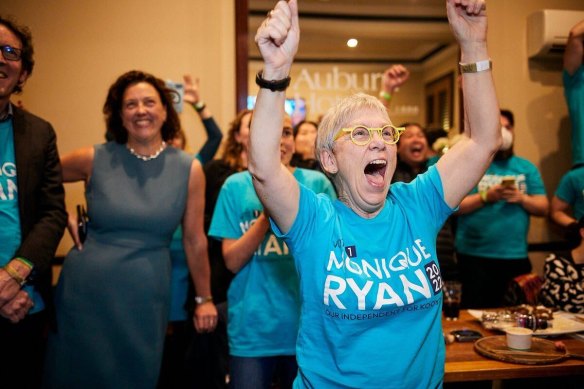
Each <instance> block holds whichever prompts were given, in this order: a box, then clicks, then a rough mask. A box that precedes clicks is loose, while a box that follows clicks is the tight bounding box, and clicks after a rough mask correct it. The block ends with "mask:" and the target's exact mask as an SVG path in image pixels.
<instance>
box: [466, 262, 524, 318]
mask: <svg viewBox="0 0 584 389" xmlns="http://www.w3.org/2000/svg"><path fill="white" fill-rule="evenodd" d="M457 259H458V268H459V270H460V280H461V282H462V301H461V307H462V308H497V307H502V306H504V296H505V293H507V290H508V288H509V283H510V282H511V280H513V278H515V277H517V276H518V275H521V274H525V273H529V272H530V271H531V262H529V258H519V259H496V258H484V257H475V256H472V255H465V254H461V253H457Z"/></svg>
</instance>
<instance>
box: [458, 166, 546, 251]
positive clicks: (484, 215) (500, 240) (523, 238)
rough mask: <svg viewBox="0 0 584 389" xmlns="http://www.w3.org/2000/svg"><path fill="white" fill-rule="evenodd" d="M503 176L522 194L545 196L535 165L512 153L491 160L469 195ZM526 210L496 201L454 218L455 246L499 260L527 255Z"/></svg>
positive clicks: (527, 227)
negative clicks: (499, 159)
mask: <svg viewBox="0 0 584 389" xmlns="http://www.w3.org/2000/svg"><path fill="white" fill-rule="evenodd" d="M503 179H513V180H514V182H515V183H514V184H513V185H516V186H517V187H518V189H519V191H521V192H522V193H524V194H526V195H542V196H545V194H546V192H545V187H544V185H543V181H542V179H541V175H540V174H539V171H538V170H537V167H535V165H533V164H532V163H531V162H529V161H528V160H526V159H524V158H521V157H518V156H515V155H514V156H512V157H510V158H509V159H506V160H502V161H493V163H492V164H491V165H490V166H489V168H488V169H487V172H486V174H485V175H484V177H483V178H481V181H480V182H479V184H478V185H477V187H476V188H474V189H473V190H472V191H471V192H470V194H471V195H472V194H479V193H480V192H481V191H486V190H488V189H489V188H491V187H492V186H495V185H500V184H501V182H502V181H503ZM529 217H530V213H529V212H526V211H525V209H524V208H523V207H522V206H521V205H520V204H515V203H508V202H506V201H496V202H492V203H488V204H486V205H485V206H484V207H482V208H480V209H477V210H476V211H474V212H473V213H471V214H465V215H461V216H460V217H459V218H458V227H457V234H456V249H457V251H459V252H461V253H463V254H470V255H476V256H482V257H494V258H500V259H509V258H525V257H527V233H528V232H529Z"/></svg>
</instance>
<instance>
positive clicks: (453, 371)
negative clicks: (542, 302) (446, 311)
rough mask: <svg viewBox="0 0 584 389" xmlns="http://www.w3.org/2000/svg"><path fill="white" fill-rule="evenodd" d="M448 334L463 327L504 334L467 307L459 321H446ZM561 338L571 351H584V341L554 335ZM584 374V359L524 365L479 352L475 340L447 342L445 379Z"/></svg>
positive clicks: (468, 379)
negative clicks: (484, 324)
mask: <svg viewBox="0 0 584 389" xmlns="http://www.w3.org/2000/svg"><path fill="white" fill-rule="evenodd" d="M442 325H443V328H444V333H448V332H450V331H452V330H459V329H465V328H466V329H473V330H477V331H479V332H480V333H482V334H483V336H491V335H503V333H502V332H499V331H489V330H486V329H484V328H483V327H482V325H481V323H480V322H479V321H478V320H476V319H475V318H474V317H472V316H471V315H470V314H469V313H468V312H467V311H466V310H462V311H460V318H459V320H457V321H446V320H443V321H442ZM550 340H554V341H556V340H561V341H562V342H564V344H565V345H566V347H567V349H568V351H569V352H571V353H574V354H584V342H583V341H581V340H578V339H574V338H571V337H569V336H567V335H561V336H558V337H554V338H550ZM570 375H580V376H581V377H578V378H577V379H582V380H583V381H584V361H583V360H578V359H573V358H571V359H567V360H564V361H562V362H560V363H555V364H549V365H520V364H515V363H507V362H501V361H497V360H494V359H489V358H486V357H483V356H481V355H479V354H477V353H476V352H475V351H474V348H473V342H466V343H459V342H454V343H451V344H447V345H446V365H445V374H444V382H459V381H482V380H504V379H514V378H533V377H555V376H570Z"/></svg>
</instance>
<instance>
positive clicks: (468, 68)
mask: <svg viewBox="0 0 584 389" xmlns="http://www.w3.org/2000/svg"><path fill="white" fill-rule="evenodd" d="M458 65H459V66H460V72H461V73H478V72H482V71H485V70H491V69H492V68H493V61H491V60H490V59H485V60H484V61H478V62H473V63H459V64H458Z"/></svg>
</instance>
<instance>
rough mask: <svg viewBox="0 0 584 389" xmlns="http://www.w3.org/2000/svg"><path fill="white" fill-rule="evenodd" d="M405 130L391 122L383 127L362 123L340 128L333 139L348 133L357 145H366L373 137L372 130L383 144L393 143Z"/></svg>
mask: <svg viewBox="0 0 584 389" xmlns="http://www.w3.org/2000/svg"><path fill="white" fill-rule="evenodd" d="M405 130H406V128H405V127H394V126H392V125H391V124H387V125H385V126H383V127H366V126H363V125H357V126H355V127H350V128H341V129H340V130H339V132H337V134H336V135H335V138H334V140H337V139H339V138H340V137H341V136H343V135H345V134H350V135H351V141H352V142H353V143H355V144H356V145H357V146H366V145H368V144H369V142H371V139H373V132H374V131H376V132H377V133H378V134H379V136H380V137H381V139H382V140H383V142H384V143H385V144H388V145H394V144H396V143H397V141H398V140H399V137H400V135H401V133H402V132H404V131H405Z"/></svg>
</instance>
